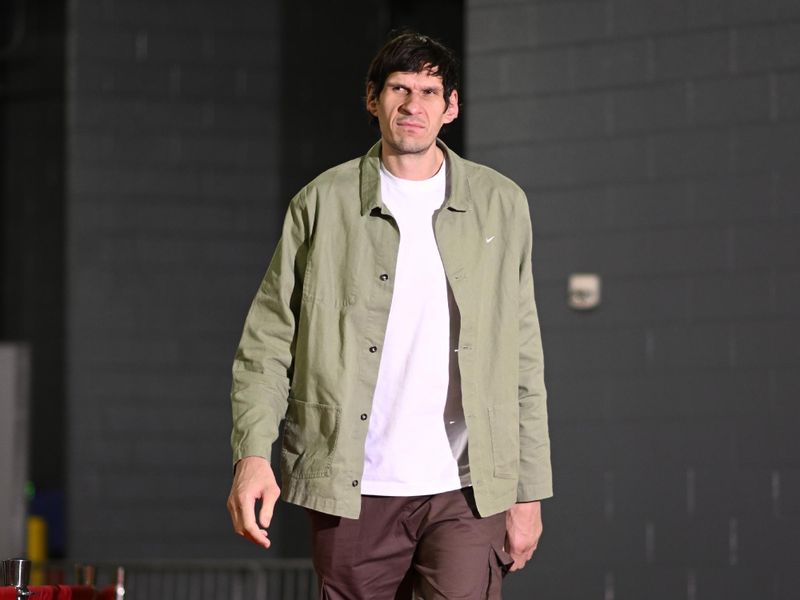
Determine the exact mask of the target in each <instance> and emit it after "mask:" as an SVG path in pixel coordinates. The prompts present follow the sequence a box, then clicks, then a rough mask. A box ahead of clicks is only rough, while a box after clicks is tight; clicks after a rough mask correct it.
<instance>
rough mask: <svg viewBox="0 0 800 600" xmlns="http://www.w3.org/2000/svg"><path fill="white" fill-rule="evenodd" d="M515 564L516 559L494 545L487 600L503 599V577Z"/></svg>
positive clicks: (490, 551) (490, 558) (490, 561)
mask: <svg viewBox="0 0 800 600" xmlns="http://www.w3.org/2000/svg"><path fill="white" fill-rule="evenodd" d="M513 564H514V559H513V558H511V555H510V554H509V553H508V552H506V551H505V550H503V548H502V547H499V548H498V547H497V546H495V545H494V544H492V547H491V549H490V550H489V585H488V586H487V588H486V600H500V598H502V597H503V577H505V576H506V573H508V570H509V569H510V568H511V565H513Z"/></svg>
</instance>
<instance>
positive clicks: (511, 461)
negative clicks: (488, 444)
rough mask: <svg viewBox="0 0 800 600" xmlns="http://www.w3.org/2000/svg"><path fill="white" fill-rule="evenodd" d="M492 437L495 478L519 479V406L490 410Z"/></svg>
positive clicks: (497, 407)
mask: <svg viewBox="0 0 800 600" xmlns="http://www.w3.org/2000/svg"><path fill="white" fill-rule="evenodd" d="M489 427H490V430H491V435H492V458H493V460H494V476H495V477H499V478H501V479H517V478H518V477H519V409H518V407H517V406H515V405H512V406H494V407H491V408H489Z"/></svg>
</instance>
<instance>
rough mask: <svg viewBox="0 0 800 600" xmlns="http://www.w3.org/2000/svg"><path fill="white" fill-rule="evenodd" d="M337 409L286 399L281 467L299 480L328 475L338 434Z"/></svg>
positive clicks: (287, 473)
mask: <svg viewBox="0 0 800 600" xmlns="http://www.w3.org/2000/svg"><path fill="white" fill-rule="evenodd" d="M339 413H340V409H339V408H337V407H335V406H330V405H327V404H316V403H313V402H304V401H302V400H299V399H297V398H291V397H290V398H289V407H288V409H287V410H286V423H285V424H284V429H283V447H282V449H281V470H282V471H283V473H284V474H285V475H289V476H291V477H296V478H299V479H312V478H315V477H328V476H329V475H330V474H331V464H332V460H333V455H334V454H335V452H336V443H337V441H338V437H339Z"/></svg>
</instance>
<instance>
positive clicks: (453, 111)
mask: <svg viewBox="0 0 800 600" xmlns="http://www.w3.org/2000/svg"><path fill="white" fill-rule="evenodd" d="M456 117H458V92H457V91H456V90H453V91H452V92H450V98H449V101H448V103H447V108H446V109H445V110H444V119H442V122H443V123H452V122H453V121H455V120H456Z"/></svg>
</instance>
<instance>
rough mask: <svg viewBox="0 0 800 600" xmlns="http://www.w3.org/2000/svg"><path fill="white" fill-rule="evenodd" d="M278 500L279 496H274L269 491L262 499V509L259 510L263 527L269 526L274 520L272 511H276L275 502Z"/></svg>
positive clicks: (259, 520) (259, 517) (259, 519)
mask: <svg viewBox="0 0 800 600" xmlns="http://www.w3.org/2000/svg"><path fill="white" fill-rule="evenodd" d="M277 500H278V497H277V496H273V495H272V494H270V493H269V492H267V493H265V494H264V496H263V498H262V499H261V510H259V511H258V522H259V523H260V524H261V526H262V527H264V528H267V527H269V524H270V523H271V522H272V513H273V512H274V511H275V502H276V501H277Z"/></svg>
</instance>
